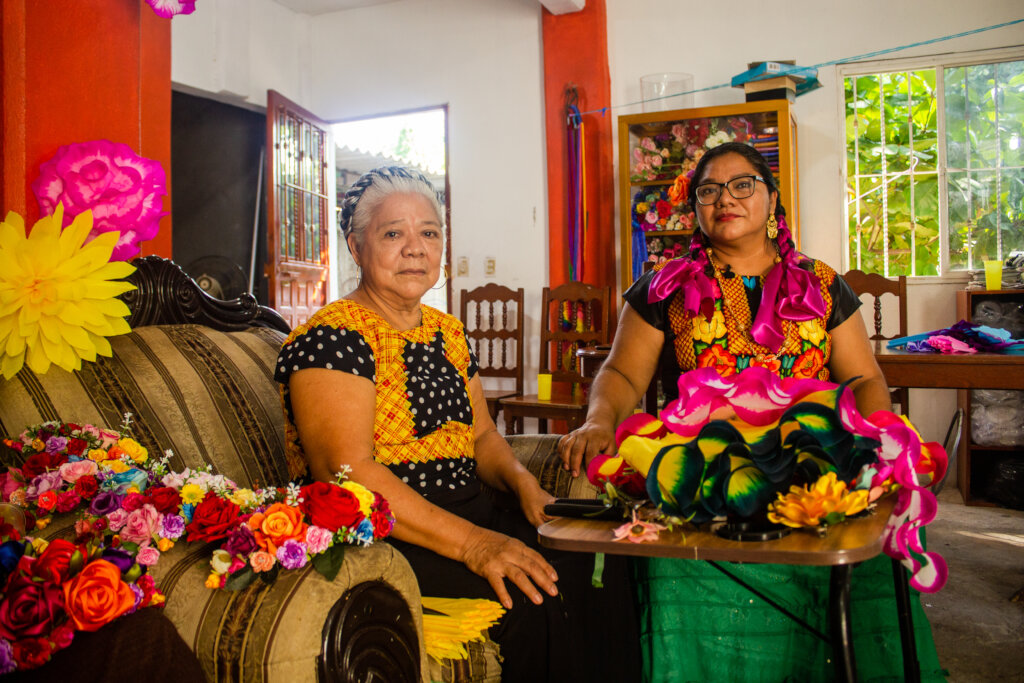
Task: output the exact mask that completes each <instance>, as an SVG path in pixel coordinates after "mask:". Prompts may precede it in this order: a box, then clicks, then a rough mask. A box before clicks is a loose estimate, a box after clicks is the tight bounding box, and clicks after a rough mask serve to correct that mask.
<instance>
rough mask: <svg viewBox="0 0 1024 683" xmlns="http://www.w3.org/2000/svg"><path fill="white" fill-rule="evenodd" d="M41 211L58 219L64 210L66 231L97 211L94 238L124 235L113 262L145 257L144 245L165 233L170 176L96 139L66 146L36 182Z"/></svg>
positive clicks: (121, 146) (155, 163)
mask: <svg viewBox="0 0 1024 683" xmlns="http://www.w3.org/2000/svg"><path fill="white" fill-rule="evenodd" d="M32 192H34V193H35V195H36V200H37V201H38V202H39V212H40V214H42V215H44V216H49V215H52V214H53V212H54V211H55V210H56V209H57V204H63V205H64V227H67V226H68V225H71V221H72V220H73V219H74V217H75V216H77V215H78V214H80V213H82V212H83V211H87V210H92V217H93V227H92V232H91V233H90V235H89V236H90V238H92V237H96V236H97V235H100V234H102V233H105V232H111V231H114V232H118V233H120V238H119V239H118V241H117V246H116V247H114V253H113V255H112V256H111V259H112V260H115V261H124V260H128V259H130V258H132V257H133V256H135V255H137V254H138V253H139V242H142V241H144V240H148V239H152V238H153V237H155V236H156V233H157V231H158V230H159V229H160V218H161V217H163V216H165V215H167V212H165V211H163V201H162V200H161V197H163V196H164V195H166V194H167V177H166V175H165V173H164V169H163V167H162V166H161V165H160V162H159V161H153V160H152V159H145V158H143V157H140V156H139V155H137V154H136V153H135V152H133V151H132V149H131V147H129V146H128V145H125V144H121V143H116V142H111V141H109V140H92V141H90V142H79V143H75V144H71V145H64V146H63V147H61V148H60V149H58V150H57V153H56V154H55V155H54V156H53V158H51V159H50V160H49V161H45V162H43V163H42V165H40V167H39V177H38V178H36V179H35V180H34V181H32Z"/></svg>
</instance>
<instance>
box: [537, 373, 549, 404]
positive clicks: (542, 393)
mask: <svg viewBox="0 0 1024 683" xmlns="http://www.w3.org/2000/svg"><path fill="white" fill-rule="evenodd" d="M537 398H538V399H540V400H541V401H550V400H551V375H550V374H549V373H546V372H542V373H540V374H538V375H537Z"/></svg>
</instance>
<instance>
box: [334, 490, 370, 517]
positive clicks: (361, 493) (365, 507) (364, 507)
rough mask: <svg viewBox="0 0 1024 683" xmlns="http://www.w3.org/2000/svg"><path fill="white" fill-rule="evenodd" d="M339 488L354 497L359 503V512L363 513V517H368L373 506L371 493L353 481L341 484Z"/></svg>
mask: <svg viewBox="0 0 1024 683" xmlns="http://www.w3.org/2000/svg"><path fill="white" fill-rule="evenodd" d="M341 488H343V489H347V490H348V491H350V492H351V493H352V495H354V496H355V497H356V499H357V500H358V501H359V511H360V512H361V513H363V516H364V517H369V516H370V508H371V506H372V505H373V492H372V491H370V489H368V488H366V487H365V486H363V485H362V484H357V483H355V482H354V481H346V482H342V484H341Z"/></svg>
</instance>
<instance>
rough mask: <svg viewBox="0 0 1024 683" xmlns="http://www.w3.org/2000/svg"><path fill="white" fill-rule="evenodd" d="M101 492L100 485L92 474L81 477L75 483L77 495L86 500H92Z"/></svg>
mask: <svg viewBox="0 0 1024 683" xmlns="http://www.w3.org/2000/svg"><path fill="white" fill-rule="evenodd" d="M99 490H100V484H99V482H98V481H97V480H96V477H95V476H94V475H92V474H87V475H85V476H84V477H79V478H78V481H76V482H75V493H77V494H78V495H80V496H81V497H82V498H83V499H85V500H92V499H93V498H94V497H95V496H96V493H97V492H98V491H99Z"/></svg>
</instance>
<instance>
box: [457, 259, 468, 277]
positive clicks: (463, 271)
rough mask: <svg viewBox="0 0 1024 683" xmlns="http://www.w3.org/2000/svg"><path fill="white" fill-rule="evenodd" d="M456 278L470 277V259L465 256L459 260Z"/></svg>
mask: <svg viewBox="0 0 1024 683" xmlns="http://www.w3.org/2000/svg"><path fill="white" fill-rule="evenodd" d="M455 276H456V277H468V276H469V259H468V258H467V257H465V256H460V257H459V260H458V261H456V264H455Z"/></svg>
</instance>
